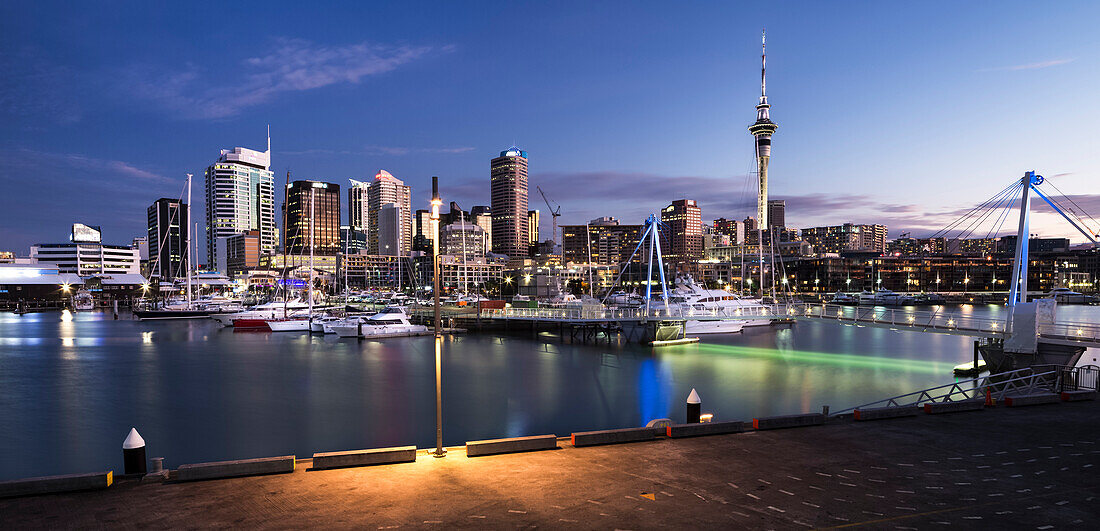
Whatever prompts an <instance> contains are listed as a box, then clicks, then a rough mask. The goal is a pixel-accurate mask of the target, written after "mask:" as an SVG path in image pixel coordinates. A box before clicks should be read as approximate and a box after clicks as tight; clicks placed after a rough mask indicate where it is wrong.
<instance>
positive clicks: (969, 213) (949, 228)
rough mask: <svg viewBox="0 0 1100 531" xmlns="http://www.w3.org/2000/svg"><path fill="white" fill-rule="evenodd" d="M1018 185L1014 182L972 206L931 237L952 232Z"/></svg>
mask: <svg viewBox="0 0 1100 531" xmlns="http://www.w3.org/2000/svg"><path fill="white" fill-rule="evenodd" d="M1017 186H1019V183H1014V184H1011V185H1009V186H1006V187H1005V188H1004V189H1002V190H1001V191H1000V192H997V193H996V194H995V195H994V196H993V197H991V198H989V199H987V200H985V201H983V202H982V203H980V204H979V205H977V206H975V207H973V208H971V209H970V210H968V211H967V212H966V213H964V214H963V215H962V216H960V217H959V218H958V219H956V220H955V221H952V222H951V223H949V224H948V225H947V226H946V227H944V228H942V229H940V230H938V231H936V232H935V233H933V234H932V236H931V237H932V238H936V237H943V236H946V235H947V234H948V233H950V232H951V231H952V230H954V229H955V227H956V226H958V225H961V224H962V223H963V222H965V221H966V220H967V219H969V218H970V217H971V216H973V215H974V213H975V212H976V211H978V210H979V209H982V208H985V207H986V206H988V205H989V204H991V203H993V202H994V201H995V200H997V199H998V198H1000V197H1001V196H1002V195H1004V194H1005V193H1006V192H1009V190H1011V189H1013V188H1015V187H1017Z"/></svg>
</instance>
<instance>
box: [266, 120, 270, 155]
mask: <svg viewBox="0 0 1100 531" xmlns="http://www.w3.org/2000/svg"><path fill="white" fill-rule="evenodd" d="M267 152H268V153H271V124H267Z"/></svg>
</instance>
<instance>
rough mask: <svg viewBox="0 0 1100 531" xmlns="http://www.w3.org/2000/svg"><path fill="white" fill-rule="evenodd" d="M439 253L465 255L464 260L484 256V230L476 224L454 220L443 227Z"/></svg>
mask: <svg viewBox="0 0 1100 531" xmlns="http://www.w3.org/2000/svg"><path fill="white" fill-rule="evenodd" d="M442 232H443V233H442V234H441V237H442V246H441V247H440V253H441V254H445V255H450V256H459V257H463V256H464V257H465V259H466V260H474V259H482V258H485V231H484V230H483V229H482V228H481V227H480V226H478V225H477V224H474V223H470V222H469V221H467V222H465V223H461V222H455V223H451V224H450V225H447V226H446V227H443V229H442Z"/></svg>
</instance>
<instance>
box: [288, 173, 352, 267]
mask: <svg viewBox="0 0 1100 531" xmlns="http://www.w3.org/2000/svg"><path fill="white" fill-rule="evenodd" d="M311 203H312V204H311ZM311 213H312V215H313V217H312V219H311V218H310V214H311ZM285 230H286V241H287V249H286V252H287V254H288V255H290V256H303V257H304V256H308V255H309V254H310V246H312V247H313V254H315V255H324V256H335V255H336V253H338V252H341V251H342V250H343V249H344V245H343V242H341V241H340V185H338V184H333V183H324V182H319V181H294V182H292V183H290V184H289V185H288V186H287V189H286V228H285ZM311 231H312V232H311Z"/></svg>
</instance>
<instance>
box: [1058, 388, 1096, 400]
mask: <svg viewBox="0 0 1100 531" xmlns="http://www.w3.org/2000/svg"><path fill="white" fill-rule="evenodd" d="M1078 400H1096V391H1089V390H1081V391H1062V401H1063V402H1077V401H1078Z"/></svg>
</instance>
